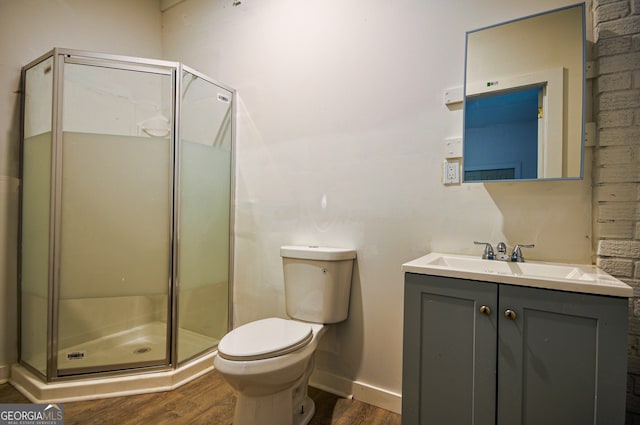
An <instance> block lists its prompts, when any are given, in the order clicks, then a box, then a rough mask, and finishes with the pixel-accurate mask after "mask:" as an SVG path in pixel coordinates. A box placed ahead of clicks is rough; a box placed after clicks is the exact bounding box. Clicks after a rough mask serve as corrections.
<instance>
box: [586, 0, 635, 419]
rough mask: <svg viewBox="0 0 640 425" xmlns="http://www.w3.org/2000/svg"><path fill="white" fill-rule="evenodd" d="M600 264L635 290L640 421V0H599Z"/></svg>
mask: <svg viewBox="0 0 640 425" xmlns="http://www.w3.org/2000/svg"><path fill="white" fill-rule="evenodd" d="M592 7H593V19H594V20H593V23H594V31H595V33H594V41H595V46H594V54H595V60H596V65H597V71H598V76H597V79H596V84H594V92H593V99H594V116H595V119H596V123H597V129H598V140H597V143H596V147H595V155H594V161H595V163H594V168H593V170H594V171H593V182H594V192H593V193H594V240H595V241H596V244H597V247H596V253H597V264H598V265H599V266H600V267H601V268H603V269H604V270H606V271H607V272H609V273H611V274H613V275H614V276H616V277H618V278H619V279H621V280H623V281H624V282H626V283H628V284H629V285H631V286H632V287H633V288H634V292H635V296H634V297H633V298H632V299H631V300H630V302H629V339H628V340H629V345H628V353H629V355H628V379H627V424H640V0H594V2H593V5H592Z"/></svg>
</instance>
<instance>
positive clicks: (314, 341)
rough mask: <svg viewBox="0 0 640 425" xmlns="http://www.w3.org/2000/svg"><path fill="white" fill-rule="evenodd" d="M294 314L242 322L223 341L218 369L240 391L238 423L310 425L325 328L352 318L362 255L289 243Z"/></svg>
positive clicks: (288, 286)
mask: <svg viewBox="0 0 640 425" xmlns="http://www.w3.org/2000/svg"><path fill="white" fill-rule="evenodd" d="M280 256H281V257H282V264H283V267H284V291H285V303H286V306H287V315H288V316H289V317H291V319H281V318H269V319H263V320H258V321H255V322H251V323H247V324H245V325H242V326H240V327H238V328H236V329H234V330H232V331H231V332H229V333H228V334H227V335H225V337H224V338H222V340H221V341H220V343H219V344H218V355H217V356H216V358H215V360H214V365H215V368H216V369H217V370H218V371H219V372H220V373H221V374H222V376H223V377H224V378H225V379H226V380H227V382H229V384H230V385H231V386H232V387H233V388H234V389H235V390H236V391H237V401H236V410H235V414H234V417H233V424H234V425H257V424H259V425H306V424H308V423H309V421H310V420H311V417H312V416H313V414H314V412H315V405H314V403H313V400H311V398H309V396H308V395H307V385H308V382H309V375H311V371H312V370H313V357H314V352H315V350H316V347H317V346H318V340H319V339H320V337H321V336H322V334H323V333H324V331H325V330H326V328H325V327H324V324H329V323H338V322H341V321H343V320H345V319H346V318H347V315H348V312H349V294H350V292H351V274H352V270H353V260H354V259H355V258H356V252H355V251H354V250H351V249H341V248H327V247H315V246H283V247H281V248H280Z"/></svg>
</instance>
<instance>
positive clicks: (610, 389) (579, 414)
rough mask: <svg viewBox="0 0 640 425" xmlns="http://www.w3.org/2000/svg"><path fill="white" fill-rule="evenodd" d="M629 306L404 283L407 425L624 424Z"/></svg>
mask: <svg viewBox="0 0 640 425" xmlns="http://www.w3.org/2000/svg"><path fill="white" fill-rule="evenodd" d="M626 329H627V299H626V298H620V297H608V296H600V295H588V294H581V293H573V292H563V291H553V290H547V289H538V288H530V287H523V286H514V285H505V284H496V283H491V282H479V281H472V280H465V279H457V278H448V277H441V276H429V275H422V274H414V273H406V274H405V312H404V353H403V362H404V364H403V377H402V378H403V384H402V422H403V424H405V425H416V424H420V425H426V424H433V425H440V424H447V425H458V424H460V425H463V424H464V425H467V424H468V425H471V424H473V425H489V424H497V425H521V424H544V425H584V424H595V425H618V424H619V425H622V424H624V410H625V409H624V408H625V391H626V338H627V336H626Z"/></svg>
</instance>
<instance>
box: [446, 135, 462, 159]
mask: <svg viewBox="0 0 640 425" xmlns="http://www.w3.org/2000/svg"><path fill="white" fill-rule="evenodd" d="M444 157H445V158H460V157H462V138H461V137H451V138H448V139H446V140H445V141H444Z"/></svg>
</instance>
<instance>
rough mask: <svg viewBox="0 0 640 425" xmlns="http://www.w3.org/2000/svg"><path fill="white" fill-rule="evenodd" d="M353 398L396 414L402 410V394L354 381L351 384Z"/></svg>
mask: <svg viewBox="0 0 640 425" xmlns="http://www.w3.org/2000/svg"><path fill="white" fill-rule="evenodd" d="M353 398H355V399H356V400H361V401H364V402H365V403H368V404H371V405H373V406H377V407H380V408H382V409H385V410H390V411H392V412H394V413H398V414H400V412H401V410H402V394H398V393H394V392H392V391H389V390H385V389H384V388H378V387H374V386H373V385H369V384H366V383H364V382H358V381H355V382H354V383H353Z"/></svg>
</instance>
